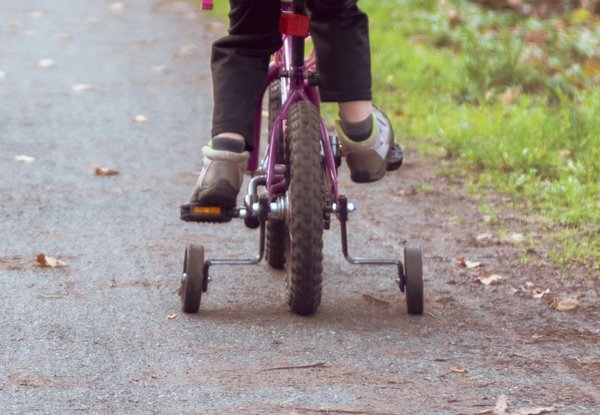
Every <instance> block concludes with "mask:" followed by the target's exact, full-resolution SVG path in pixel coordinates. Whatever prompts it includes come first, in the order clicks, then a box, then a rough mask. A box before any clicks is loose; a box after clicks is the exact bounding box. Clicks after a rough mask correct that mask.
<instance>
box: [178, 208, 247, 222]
mask: <svg viewBox="0 0 600 415" xmlns="http://www.w3.org/2000/svg"><path fill="white" fill-rule="evenodd" d="M238 216H239V210H238V209H237V208H233V209H223V208H221V207H219V206H201V205H198V204H194V203H189V204H186V205H182V206H181V212H180V218H181V220H184V221H186V222H209V223H225V222H229V221H230V220H231V218H235V217H238Z"/></svg>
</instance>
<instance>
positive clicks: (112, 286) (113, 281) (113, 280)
mask: <svg viewBox="0 0 600 415" xmlns="http://www.w3.org/2000/svg"><path fill="white" fill-rule="evenodd" d="M109 287H110V288H116V287H117V280H115V279H114V278H113V279H112V280H110V284H109Z"/></svg>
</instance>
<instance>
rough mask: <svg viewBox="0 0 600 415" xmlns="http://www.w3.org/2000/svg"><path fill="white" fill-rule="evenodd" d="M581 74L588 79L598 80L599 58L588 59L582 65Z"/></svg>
mask: <svg viewBox="0 0 600 415" xmlns="http://www.w3.org/2000/svg"><path fill="white" fill-rule="evenodd" d="M583 73H585V74H586V75H587V76H588V77H589V78H600V58H590V59H588V60H587V61H586V62H585V64H584V65H583Z"/></svg>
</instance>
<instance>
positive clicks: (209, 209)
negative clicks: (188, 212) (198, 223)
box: [192, 206, 222, 215]
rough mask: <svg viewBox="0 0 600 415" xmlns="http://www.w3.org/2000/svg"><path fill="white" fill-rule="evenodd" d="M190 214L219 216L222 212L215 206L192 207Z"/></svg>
mask: <svg viewBox="0 0 600 415" xmlns="http://www.w3.org/2000/svg"><path fill="white" fill-rule="evenodd" d="M192 213H194V214H196V215H220V214H221V213H222V210H221V208H220V207H217V206H194V207H192Z"/></svg>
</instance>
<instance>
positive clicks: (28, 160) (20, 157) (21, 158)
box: [15, 154, 35, 163]
mask: <svg viewBox="0 0 600 415" xmlns="http://www.w3.org/2000/svg"><path fill="white" fill-rule="evenodd" d="M15 160H16V161H20V162H21V163H31V162H33V161H35V157H32V156H27V155H25V154H18V155H16V156H15Z"/></svg>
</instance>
